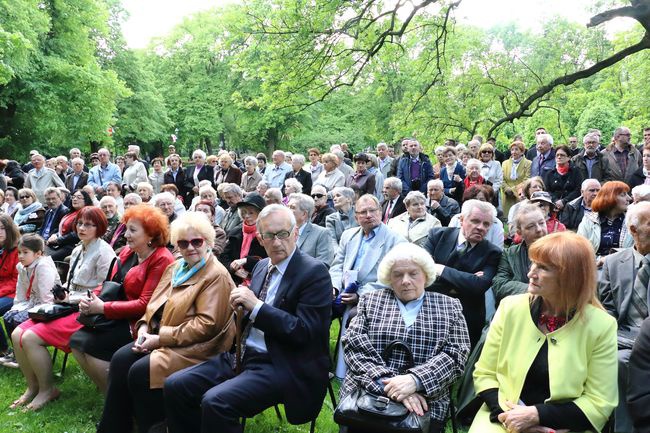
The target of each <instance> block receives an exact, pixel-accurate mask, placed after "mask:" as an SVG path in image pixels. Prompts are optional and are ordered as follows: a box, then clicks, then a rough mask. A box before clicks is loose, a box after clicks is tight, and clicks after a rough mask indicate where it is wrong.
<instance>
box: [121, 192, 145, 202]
mask: <svg viewBox="0 0 650 433" xmlns="http://www.w3.org/2000/svg"><path fill="white" fill-rule="evenodd" d="M131 199H133V200H134V201H135V204H141V203H142V197H140V196H139V195H138V194H136V193H134V192H130V193H128V194H127V195H125V196H124V201H127V200H131Z"/></svg>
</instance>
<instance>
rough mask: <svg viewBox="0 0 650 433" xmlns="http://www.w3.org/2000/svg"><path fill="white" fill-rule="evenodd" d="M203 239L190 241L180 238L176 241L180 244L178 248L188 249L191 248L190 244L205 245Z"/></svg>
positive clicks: (197, 246)
mask: <svg viewBox="0 0 650 433" xmlns="http://www.w3.org/2000/svg"><path fill="white" fill-rule="evenodd" d="M203 241H204V239H203V238H195V239H190V240H189V241H188V240H185V239H179V240H178V241H177V242H176V243H177V244H178V248H180V249H181V250H186V249H188V248H189V246H190V244H191V245H192V246H193V247H194V248H201V247H202V246H203Z"/></svg>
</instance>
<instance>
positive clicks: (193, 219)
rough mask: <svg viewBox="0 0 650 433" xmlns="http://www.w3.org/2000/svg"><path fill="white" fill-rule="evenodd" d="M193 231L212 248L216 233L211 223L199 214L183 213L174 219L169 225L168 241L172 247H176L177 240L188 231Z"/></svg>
mask: <svg viewBox="0 0 650 433" xmlns="http://www.w3.org/2000/svg"><path fill="white" fill-rule="evenodd" d="M190 230H194V231H195V232H197V233H199V234H200V235H201V236H203V239H205V242H206V243H207V244H208V245H209V246H210V248H212V247H213V246H214V238H215V236H216V232H215V231H214V227H212V222H210V221H209V220H208V218H206V217H205V215H204V214H203V213H201V212H185V213H183V214H182V215H181V216H179V217H178V218H176V219H175V220H174V221H173V222H172V224H171V233H170V240H171V243H172V244H173V245H174V246H177V245H178V244H177V242H178V239H179V238H181V237H182V236H184V235H185V234H186V233H187V232H188V231H190Z"/></svg>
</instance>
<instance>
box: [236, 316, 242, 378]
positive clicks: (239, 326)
mask: <svg viewBox="0 0 650 433" xmlns="http://www.w3.org/2000/svg"><path fill="white" fill-rule="evenodd" d="M243 322H244V307H242V306H241V305H238V306H237V309H236V310H235V357H236V358H235V374H239V373H241V363H242V359H241V343H242V341H241V337H242V332H243V331H244V330H243V328H242V324H243Z"/></svg>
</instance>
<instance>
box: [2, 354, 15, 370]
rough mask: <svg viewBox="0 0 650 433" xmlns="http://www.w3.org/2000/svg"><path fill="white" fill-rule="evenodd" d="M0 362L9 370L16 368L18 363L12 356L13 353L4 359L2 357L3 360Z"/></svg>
mask: <svg viewBox="0 0 650 433" xmlns="http://www.w3.org/2000/svg"><path fill="white" fill-rule="evenodd" d="M0 362H1V363H2V365H4V366H5V367H9V368H18V363H17V362H16V357H15V356H14V354H13V353H12V354H11V355H9V356H5V357H3V358H2V361H0Z"/></svg>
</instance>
